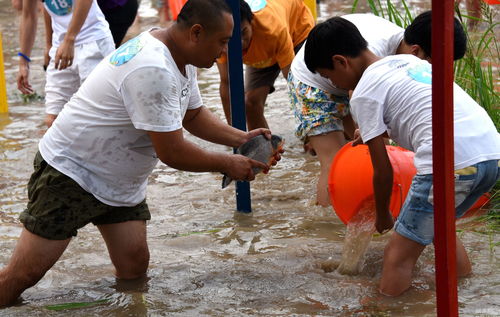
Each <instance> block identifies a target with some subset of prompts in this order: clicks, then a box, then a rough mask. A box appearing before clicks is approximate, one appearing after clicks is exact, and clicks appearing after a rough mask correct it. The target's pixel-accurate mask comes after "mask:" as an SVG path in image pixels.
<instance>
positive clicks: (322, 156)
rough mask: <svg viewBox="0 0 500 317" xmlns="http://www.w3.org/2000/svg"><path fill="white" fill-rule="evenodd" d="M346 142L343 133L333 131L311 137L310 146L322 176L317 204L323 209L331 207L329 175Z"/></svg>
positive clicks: (319, 181)
mask: <svg viewBox="0 0 500 317" xmlns="http://www.w3.org/2000/svg"><path fill="white" fill-rule="evenodd" d="M345 142H346V140H345V138H344V132H343V131H332V132H329V133H327V134H322V135H314V136H310V137H309V144H310V146H311V150H313V151H314V152H315V153H316V154H317V157H318V160H319V163H320V167H321V170H320V174H319V177H318V182H317V185H316V203H317V204H318V205H321V206H323V207H327V206H329V205H330V197H329V194H328V175H329V173H330V166H331V163H332V160H333V158H334V157H335V155H336V154H337V152H338V151H339V150H340V148H341V147H342V146H344V144H345Z"/></svg>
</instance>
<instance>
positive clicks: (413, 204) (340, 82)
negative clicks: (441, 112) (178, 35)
mask: <svg viewBox="0 0 500 317" xmlns="http://www.w3.org/2000/svg"><path fill="white" fill-rule="evenodd" d="M334 40H335V41H334ZM332 42H336V43H349V47H345V46H343V45H342V44H333V45H331V43H332ZM305 62H306V65H307V67H308V68H309V69H310V70H311V71H316V72H318V73H319V74H320V75H321V76H323V77H325V78H329V79H330V80H331V82H332V83H333V84H334V85H335V86H336V87H339V88H343V89H346V90H352V89H354V91H353V93H352V96H351V100H350V104H351V109H352V114H353V118H354V120H355V121H356V122H357V124H358V125H359V134H360V137H361V139H359V136H358V138H357V139H356V140H355V143H359V142H361V140H362V141H364V142H365V143H366V144H367V145H368V148H369V151H370V157H371V161H372V164H373V168H374V175H373V188H374V193H375V206H376V222H375V227H376V229H377V231H378V232H380V233H384V232H386V231H387V230H389V229H391V228H392V227H393V225H394V221H393V219H392V216H391V213H390V212H389V203H390V198H391V192H392V184H393V170H392V166H391V163H390V161H389V158H388V155H387V151H386V148H385V142H384V137H385V136H386V135H387V134H388V135H389V137H390V138H391V139H393V140H394V141H396V142H397V143H398V144H399V145H400V146H402V147H404V148H406V149H408V150H411V151H414V152H415V158H414V163H415V167H416V169H417V175H416V176H415V177H414V178H413V181H412V184H411V188H410V191H409V193H408V196H407V198H406V200H405V203H404V205H403V207H402V209H401V213H400V214H399V217H398V219H397V222H396V224H395V232H394V233H393V235H392V236H391V238H390V240H389V242H388V245H387V246H386V248H385V252H384V262H383V268H382V277H381V281H380V292H381V293H382V294H385V295H391V296H397V295H399V294H401V293H402V292H404V291H405V290H406V289H408V288H409V287H410V285H411V274H412V270H413V268H414V266H415V263H416V261H417V259H418V258H419V256H420V254H421V253H422V251H423V250H424V248H425V246H426V245H428V244H431V243H432V242H433V238H434V226H433V223H434V206H433V196H432V192H433V191H432V181H433V179H432V117H431V116H432V100H431V99H432V85H431V80H432V72H431V65H430V64H429V63H428V62H427V61H423V60H420V59H418V58H417V57H415V56H413V55H394V56H389V57H385V58H380V57H378V56H376V55H375V54H374V53H373V52H371V51H370V50H369V49H368V48H367V42H366V41H365V39H364V38H363V37H362V36H361V34H360V32H359V31H358V30H357V28H356V26H355V25H354V24H352V23H351V22H349V21H348V20H346V19H343V18H341V17H335V18H331V19H329V20H327V21H326V22H324V23H321V24H318V25H317V26H316V27H315V28H314V29H313V30H312V31H311V33H310V34H309V37H308V39H307V42H306V48H305ZM453 123H454V146H455V152H454V157H455V164H454V168H455V206H456V217H457V218H458V217H461V216H463V214H464V213H465V211H467V209H469V208H470V207H471V206H472V205H473V204H474V203H475V202H476V200H477V199H478V198H479V197H480V196H481V195H483V194H484V193H485V192H488V191H489V190H490V189H491V188H492V187H493V186H494V185H495V183H496V181H497V180H498V179H499V178H500V166H499V159H500V135H499V134H498V132H497V130H496V128H495V126H494V124H493V122H492V120H491V119H490V117H489V116H488V114H487V113H486V111H485V110H484V109H483V108H482V107H481V106H479V105H478V104H477V103H476V102H475V101H474V100H473V99H472V98H471V97H470V96H469V95H468V94H467V93H465V92H464V91H463V90H462V89H461V88H460V87H459V86H458V85H456V84H455V85H454V120H453ZM456 253H457V274H458V276H466V275H468V274H469V273H470V272H471V264H470V261H469V258H468V256H467V252H466V251H465V248H464V247H463V245H462V243H461V242H460V240H459V239H458V237H457V251H456Z"/></svg>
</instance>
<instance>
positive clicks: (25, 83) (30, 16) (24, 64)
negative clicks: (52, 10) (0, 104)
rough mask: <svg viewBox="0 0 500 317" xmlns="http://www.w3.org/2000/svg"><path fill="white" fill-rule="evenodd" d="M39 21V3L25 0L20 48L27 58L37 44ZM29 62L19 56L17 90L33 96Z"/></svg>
mask: <svg viewBox="0 0 500 317" xmlns="http://www.w3.org/2000/svg"><path fill="white" fill-rule="evenodd" d="M37 20H38V1H36V0H23V11H22V15H21V23H20V26H19V28H20V31H19V46H20V52H21V53H22V54H24V55H25V56H28V57H29V56H31V50H32V49H33V44H34V42H35V36H36V25H37ZM28 63H29V62H28V60H26V59H25V58H24V57H22V56H19V71H18V74H17V89H19V90H20V91H21V92H22V93H23V94H32V93H33V88H32V87H31V85H30V83H29V72H30V70H29V64H28Z"/></svg>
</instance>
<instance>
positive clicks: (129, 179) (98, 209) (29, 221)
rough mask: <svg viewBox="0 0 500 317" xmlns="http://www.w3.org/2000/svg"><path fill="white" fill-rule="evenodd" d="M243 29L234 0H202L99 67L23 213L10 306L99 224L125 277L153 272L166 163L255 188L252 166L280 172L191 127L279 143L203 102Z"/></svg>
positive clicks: (2, 284) (41, 168) (47, 156)
mask: <svg viewBox="0 0 500 317" xmlns="http://www.w3.org/2000/svg"><path fill="white" fill-rule="evenodd" d="M232 31H233V18H232V14H231V9H230V8H229V6H228V5H227V3H226V2H225V0H211V1H206V0H190V1H188V2H187V3H186V5H185V6H184V7H183V9H182V10H181V12H180V14H179V16H178V18H177V21H176V23H174V24H173V25H172V26H171V27H169V28H167V29H154V30H151V31H146V32H144V33H142V34H140V35H139V36H137V37H136V38H134V39H132V40H130V41H128V42H127V43H125V44H123V45H122V46H121V47H120V48H119V49H118V50H116V51H115V52H114V53H113V54H111V55H109V56H108V57H106V58H105V59H104V60H103V61H102V62H101V63H100V64H99V65H98V66H97V67H96V68H95V69H94V71H93V72H92V73H91V74H90V76H89V77H88V78H87V80H86V81H85V82H84V83H83V85H82V86H81V87H80V89H79V90H78V92H77V93H76V94H75V95H74V97H73V98H71V100H70V101H69V103H68V104H67V105H66V106H65V107H64V108H63V110H62V111H61V113H60V114H59V116H58V118H57V119H56V120H55V121H54V124H53V125H52V127H50V128H49V129H48V131H47V133H46V134H45V135H44V136H43V138H42V140H41V141H40V145H39V153H37V155H36V157H35V162H34V165H35V172H34V173H33V175H32V177H31V179H30V182H29V184H28V195H29V202H28V206H27V209H26V210H25V211H24V212H23V213H22V214H21V215H20V220H21V222H22V223H23V225H24V228H23V231H22V233H21V237H20V238H19V241H18V244H17V247H16V249H15V250H14V253H13V255H12V257H11V259H10V261H9V263H8V264H7V266H6V267H5V268H4V269H3V270H2V271H0V306H4V305H7V304H9V303H11V302H12V301H13V300H15V299H16V298H17V297H18V296H19V295H20V294H21V293H22V292H23V291H24V290H25V289H26V288H28V287H30V286H32V285H34V284H36V282H38V280H39V279H41V278H42V277H43V275H44V274H45V272H46V271H47V270H48V269H50V268H51V267H52V265H53V264H54V263H55V262H56V261H57V260H58V258H59V257H60V256H61V254H62V253H63V251H64V250H65V249H66V247H67V245H68V243H69V242H70V240H71V237H73V236H76V234H77V230H78V229H79V228H81V227H83V226H85V225H86V224H88V223H90V222H92V223H94V224H95V225H96V226H97V227H98V229H99V231H100V232H101V234H102V236H103V238H104V240H105V242H106V245H107V248H108V251H109V254H110V257H111V260H112V262H113V264H114V266H115V268H116V276H117V277H118V278H120V279H133V278H137V277H140V276H142V275H144V274H145V272H146V270H147V267H148V261H149V251H148V246H147V242H146V220H148V219H150V213H149V210H148V207H147V204H146V202H145V198H146V185H147V178H148V176H149V174H150V173H151V172H152V170H153V168H154V167H155V166H156V164H157V163H158V159H159V160H161V161H162V162H163V163H165V164H168V165H169V166H171V167H173V168H176V169H180V170H186V171H194V172H209V171H213V172H222V173H225V174H227V175H228V176H229V177H231V178H232V179H236V180H247V181H250V180H253V179H254V177H255V176H254V173H253V171H252V168H258V169H264V170H265V171H267V170H268V169H269V166H268V165H266V164H263V163H261V162H258V161H255V160H252V159H250V158H248V157H245V156H242V155H236V154H225V153H216V152H212V151H208V150H204V149H202V148H200V147H198V146H197V145H195V144H193V143H191V142H189V141H187V140H186V139H185V138H184V136H183V128H185V129H186V130H188V131H189V132H191V133H192V134H193V135H195V136H197V137H200V138H203V139H205V140H208V141H211V142H214V143H218V144H224V145H228V146H232V147H237V146H240V145H241V144H243V143H245V142H246V141H248V140H249V139H251V138H252V137H254V136H257V135H260V134H264V135H266V136H267V137H268V138H270V137H271V132H270V131H269V130H268V129H256V130H253V131H250V132H244V131H241V130H238V129H235V128H233V127H231V126H229V125H227V124H226V123H224V122H222V121H221V120H220V119H219V118H217V117H216V116H215V115H213V114H212V113H211V111H210V110H209V109H207V108H206V107H204V106H203V105H202V100H201V97H200V93H199V90H198V85H197V81H196V68H195V67H203V68H209V67H211V66H212V65H213V63H214V62H215V60H216V58H218V57H219V56H220V55H221V54H222V53H223V52H225V51H226V50H227V43H228V41H229V39H230V37H231V35H232ZM200 52H203V54H200ZM278 159H279V154H278V155H276V157H275V160H278ZM274 163H275V162H273V164H274Z"/></svg>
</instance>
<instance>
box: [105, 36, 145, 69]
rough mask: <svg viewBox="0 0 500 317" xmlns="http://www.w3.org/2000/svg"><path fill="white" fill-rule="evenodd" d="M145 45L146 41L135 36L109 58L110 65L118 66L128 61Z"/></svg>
mask: <svg viewBox="0 0 500 317" xmlns="http://www.w3.org/2000/svg"><path fill="white" fill-rule="evenodd" d="M144 45H146V40H145V39H142V36H137V37H135V38H133V39H131V40H130V41H128V42H127V43H125V44H123V45H122V46H120V47H119V48H118V49H117V50H116V51H115V52H114V53H113V55H111V57H110V58H109V62H110V63H111V64H112V65H115V66H120V65H123V64H125V63H126V62H128V61H130V60H131V59H132V58H134V56H136V55H137V53H139V52H140V50H142V48H143V47H144Z"/></svg>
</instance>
